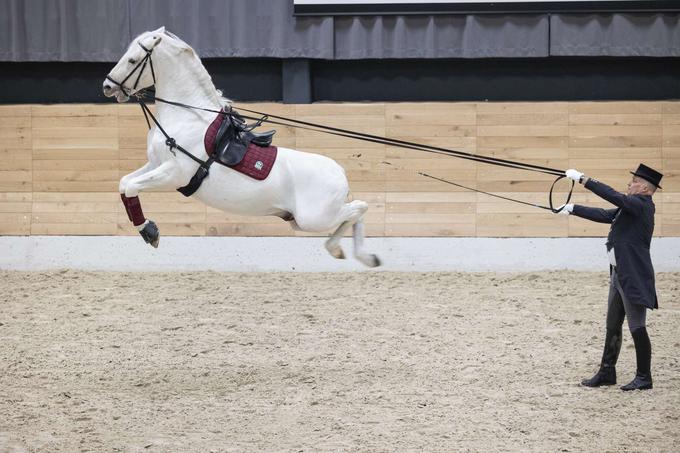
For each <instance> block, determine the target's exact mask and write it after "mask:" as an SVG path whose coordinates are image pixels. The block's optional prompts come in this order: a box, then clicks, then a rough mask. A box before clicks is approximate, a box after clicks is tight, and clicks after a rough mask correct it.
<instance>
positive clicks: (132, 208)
mask: <svg viewBox="0 0 680 453" xmlns="http://www.w3.org/2000/svg"><path fill="white" fill-rule="evenodd" d="M120 199H121V200H123V205H125V212H127V215H128V219H130V221H131V222H132V224H133V225H134V226H139V225H141V224H142V223H144V222H145V221H146V217H144V212H142V204H141V203H140V202H139V197H131V198H128V197H126V196H125V194H120Z"/></svg>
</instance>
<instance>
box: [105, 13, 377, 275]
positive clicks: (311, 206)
mask: <svg viewBox="0 0 680 453" xmlns="http://www.w3.org/2000/svg"><path fill="white" fill-rule="evenodd" d="M152 55H153V56H152ZM152 85H155V89H156V95H157V96H158V97H159V98H164V99H168V100H171V101H177V102H182V103H185V104H189V105H194V106H200V107H203V108H207V109H212V110H220V109H221V108H222V107H224V106H225V105H228V104H229V101H228V100H226V99H224V98H222V97H221V93H220V92H219V91H218V90H217V89H216V88H215V86H214V84H213V83H212V80H211V78H210V75H209V74H208V72H207V71H206V69H205V68H204V67H203V64H202V63H201V60H200V59H199V57H198V56H197V55H196V53H195V52H194V50H193V49H192V48H191V47H190V46H189V45H187V44H186V43H185V42H183V41H182V40H181V39H179V38H178V37H177V36H175V35H173V34H172V33H169V32H167V31H165V27H161V28H159V29H158V30H155V31H148V32H145V33H142V34H141V35H139V36H138V37H137V38H135V39H134V40H133V41H132V43H131V44H130V46H129V47H128V49H127V51H126V52H125V54H124V55H123V57H122V58H121V59H120V60H119V61H118V63H117V64H116V66H115V67H114V68H113V70H111V72H110V73H109V74H108V76H107V78H106V79H105V80H104V83H103V91H104V94H105V95H106V96H107V97H112V96H115V97H116V99H117V100H118V102H125V101H127V100H128V99H129V96H130V95H132V94H134V93H136V92H137V91H139V90H142V89H144V88H147V87H150V86H152ZM156 109H157V110H156V112H157V115H156V116H157V118H158V122H159V124H160V125H161V127H162V128H163V129H165V131H166V132H167V134H168V135H169V136H170V137H172V138H174V139H175V140H176V142H177V144H178V145H181V146H182V147H183V148H185V149H186V150H187V151H189V152H190V153H191V154H192V155H194V156H195V157H197V158H199V159H201V160H203V161H205V160H206V159H208V155H207V153H206V151H205V149H204V145H203V137H204V134H205V132H206V129H207V127H208V125H209V124H210V123H211V122H212V121H213V120H214V119H215V116H216V114H215V113H209V112H205V111H200V110H194V109H184V108H179V107H175V106H172V105H168V104H161V103H157V104H156ZM147 156H148V160H149V161H148V162H147V163H146V164H145V165H144V166H143V167H141V168H139V169H138V170H135V171H133V172H132V173H130V174H128V175H125V176H124V177H123V178H122V179H121V180H120V185H119V191H120V193H121V196H122V199H123V202H124V203H125V206H126V210H127V212H128V215H129V216H130V219H131V220H133V219H134V220H135V221H133V223H134V224H135V225H136V226H137V227H138V230H139V231H140V233H141V234H142V237H143V238H144V239H145V240H146V241H147V242H149V243H151V244H152V245H153V246H154V247H156V246H157V245H158V238H159V233H158V229H157V228H156V225H155V224H154V223H153V222H152V221H150V220H147V219H145V218H144V216H143V214H142V212H141V205H140V204H139V199H138V198H137V196H138V194H139V192H141V191H144V190H147V189H177V188H179V187H183V186H185V185H187V184H188V183H189V181H190V180H191V178H192V176H193V175H194V174H195V173H196V170H197V169H198V167H199V164H198V163H197V162H195V161H194V160H192V159H191V158H189V157H188V156H186V155H184V154H182V153H179V152H173V150H171V149H170V147H169V146H168V145H167V144H166V137H165V136H164V135H163V134H162V133H161V131H160V130H159V129H158V127H156V126H153V127H152V128H151V129H150V130H149V134H148V136H147ZM348 195H349V184H348V182H347V177H346V175H345V171H344V169H343V168H342V167H341V166H340V165H339V164H338V163H337V162H335V161H334V160H332V159H330V158H328V157H326V156H322V155H319V154H311V153H305V152H301V151H296V150H293V149H287V148H278V155H277V158H276V161H275V163H274V166H273V168H272V169H271V172H270V174H269V176H268V177H267V178H266V179H264V180H261V181H260V180H256V179H253V178H250V177H248V176H246V175H244V174H242V173H239V172H237V171H235V170H232V169H231V168H229V167H226V166H224V165H220V164H218V163H215V164H213V165H212V166H211V167H210V174H209V176H208V177H207V178H206V179H204V180H203V183H202V185H201V186H200V188H199V189H198V191H196V192H195V193H194V195H192V196H193V197H195V198H197V199H199V200H201V201H202V202H203V203H205V204H207V205H209V206H212V207H214V208H217V209H220V210H223V211H228V212H232V213H235V214H239V215H257V216H267V215H272V216H278V217H281V218H282V219H284V220H287V221H288V222H289V223H290V225H291V227H293V229H297V230H301V231H309V232H323V231H329V230H334V232H333V234H332V235H331V236H330V238H329V239H328V240H327V241H326V242H325V247H326V249H327V250H328V252H330V254H331V255H332V256H333V257H335V258H344V257H345V256H344V253H343V251H342V248H341V247H340V239H341V238H342V236H343V234H344V233H345V232H346V231H347V229H348V228H349V227H350V226H352V227H353V237H354V255H355V257H356V258H357V259H358V260H359V261H361V262H362V263H364V264H365V265H367V266H370V267H375V266H379V265H380V260H379V259H378V257H377V256H376V255H373V254H370V253H367V252H366V251H364V248H363V239H364V226H363V216H364V214H365V213H366V211H367V209H368V204H367V203H366V202H364V201H360V200H354V201H352V202H349V203H348V202H347V201H346V200H347V197H348Z"/></svg>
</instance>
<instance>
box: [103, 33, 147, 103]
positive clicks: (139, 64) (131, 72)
mask: <svg viewBox="0 0 680 453" xmlns="http://www.w3.org/2000/svg"><path fill="white" fill-rule="evenodd" d="M137 44H139V47H141V48H142V49H144V51H145V52H146V55H145V56H144V58H142V59H141V60H140V62H139V63H137V66H135V67H134V68H132V71H130V73H129V74H128V75H127V76H126V77H125V78H124V79H123V81H122V82H117V81H116V80H114V79H113V78H111V76H110V75H107V76H106V80H110V81H111V82H113V83H114V84H115V85H118V86H119V87H120V89H121V90H122V91H123V93H125V95H126V96H130V95H131V92H132V91H130V92H129V93H128V89H127V88H125V85H124V84H125V82H127V80H128V79H129V78H130V77H132V74H134V73H135V71H137V69H138V68H139V67H140V66H141V70H140V71H139V74H137V79H136V80H135V84H134V86H133V87H132V89H131V90H136V89H137V85H138V84H139V79H140V78H141V77H142V73H143V72H144V68H146V64H147V63H149V66H150V67H151V77H153V84H154V85H155V84H156V73H155V72H154V70H153V60H152V59H151V53H152V52H153V47H152V48H151V49H147V48H146V47H144V46H143V45H142V43H141V42H138V43H137Z"/></svg>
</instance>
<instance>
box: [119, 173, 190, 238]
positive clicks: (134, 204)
mask: <svg viewBox="0 0 680 453" xmlns="http://www.w3.org/2000/svg"><path fill="white" fill-rule="evenodd" d="M143 168H144V167H142V168H140V170H142V169H143ZM140 170H138V172H139V174H138V175H136V176H133V177H132V178H130V179H128V180H127V181H126V184H125V188H124V189H125V193H123V194H121V198H122V199H123V204H124V205H125V210H126V211H127V214H128V218H129V219H130V221H132V224H133V225H134V226H135V227H137V230H138V231H139V234H140V235H141V236H142V238H143V239H144V241H145V242H146V243H148V244H151V245H152V246H153V247H158V242H159V240H160V232H159V231H158V227H157V226H156V224H155V223H154V222H153V221H152V220H148V219H147V218H146V217H144V212H143V211H142V205H141V203H140V201H139V196H138V195H139V192H141V191H143V190H148V189H164V188H171V189H176V188H177V187H180V186H181V185H182V184H181V173H180V172H179V169H178V168H177V164H176V163H175V162H174V161H167V162H164V163H163V164H161V165H160V166H159V167H157V168H154V169H153V170H150V171H147V172H141V171H140ZM122 183H123V181H121V186H122ZM121 188H122V187H121Z"/></svg>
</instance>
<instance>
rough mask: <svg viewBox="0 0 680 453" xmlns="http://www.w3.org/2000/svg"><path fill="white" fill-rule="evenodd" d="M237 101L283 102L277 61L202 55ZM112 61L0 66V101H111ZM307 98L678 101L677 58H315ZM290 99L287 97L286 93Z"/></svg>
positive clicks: (217, 81) (215, 77)
mask: <svg viewBox="0 0 680 453" xmlns="http://www.w3.org/2000/svg"><path fill="white" fill-rule="evenodd" d="M204 64H205V66H206V68H207V69H208V71H209V72H210V74H211V75H212V78H213V81H214V82H215V85H216V86H217V88H220V89H222V90H223V91H224V95H225V96H226V97H228V98H231V99H234V100H237V101H282V100H283V99H284V93H283V89H284V88H283V84H282V71H283V69H282V68H283V67H284V66H285V65H283V64H282V60H277V59H204ZM112 67H113V64H111V63H35V62H33V63H6V62H3V63H0V103H2V104H17V103H75V102H88V103H90V102H93V103H106V102H114V101H112V100H110V99H107V98H105V97H104V96H103V95H102V93H101V85H102V81H103V79H104V76H105V75H106V74H107V73H108V71H109V70H110V69H111V68H112ZM308 67H309V71H310V74H309V81H310V83H311V90H310V91H311V97H312V101H486V100H488V101H554V100H560V101H576V100H667V99H680V58H556V57H550V58H531V59H515V58H513V59H478V60H473V59H454V60H431V59H430V60H351V61H343V60H313V61H311V62H310V64H309V65H308ZM287 98H288V99H290V98H291V97H290V96H288V97H287Z"/></svg>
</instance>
